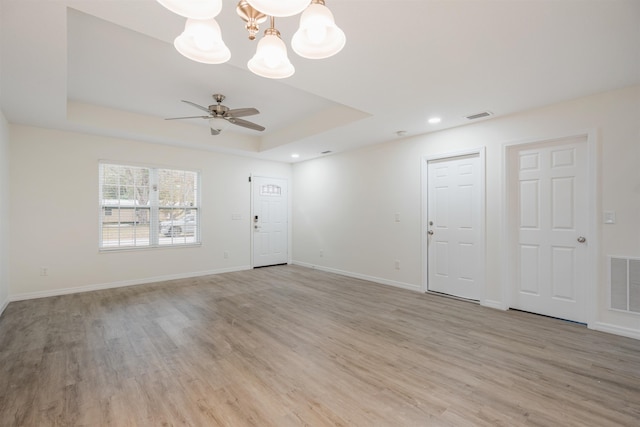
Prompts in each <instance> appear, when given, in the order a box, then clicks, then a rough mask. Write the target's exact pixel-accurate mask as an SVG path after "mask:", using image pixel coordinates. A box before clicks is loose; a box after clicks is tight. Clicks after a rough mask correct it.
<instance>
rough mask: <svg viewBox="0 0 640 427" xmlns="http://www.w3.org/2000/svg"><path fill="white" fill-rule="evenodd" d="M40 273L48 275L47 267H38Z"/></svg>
mask: <svg viewBox="0 0 640 427" xmlns="http://www.w3.org/2000/svg"><path fill="white" fill-rule="evenodd" d="M40 275H41V276H48V275H49V269H48V268H47V267H40Z"/></svg>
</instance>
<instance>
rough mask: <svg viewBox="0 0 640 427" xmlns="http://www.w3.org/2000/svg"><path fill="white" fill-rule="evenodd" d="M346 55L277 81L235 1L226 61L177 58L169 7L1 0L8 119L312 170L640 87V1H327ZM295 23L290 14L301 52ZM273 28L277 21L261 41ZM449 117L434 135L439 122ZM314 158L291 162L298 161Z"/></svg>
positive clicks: (285, 33) (223, 19) (226, 23)
mask: <svg viewBox="0 0 640 427" xmlns="http://www.w3.org/2000/svg"><path fill="white" fill-rule="evenodd" d="M326 5H327V6H328V7H329V8H330V9H331V10H332V12H333V14H334V16H335V18H336V22H337V23H338V25H339V26H340V27H341V28H342V29H343V30H344V32H345V33H346V36H347V45H346V46H345V48H344V49H343V50H342V51H341V52H340V53H339V54H338V55H336V56H334V57H332V58H329V59H324V60H308V59H304V58H300V57H298V56H297V55H296V54H295V53H293V51H292V50H291V49H290V48H289V57H290V59H291V61H292V62H293V64H294V65H295V67H296V74H295V75H294V76H293V77H291V78H288V79H285V80H269V79H265V78H262V77H258V76H256V75H254V74H252V73H251V72H250V71H248V70H247V68H246V63H247V61H248V60H249V59H250V58H251V56H252V55H253V53H254V52H255V48H256V42H251V41H249V40H248V38H247V34H246V31H245V30H244V28H243V22H242V21H241V20H240V19H239V18H238V16H237V15H236V13H235V6H236V2H235V1H227V0H225V1H224V6H223V11H222V13H221V15H220V16H219V17H218V18H217V20H218V22H219V24H220V26H221V28H222V35H223V38H224V40H225V42H226V43H227V45H228V46H229V48H230V50H231V54H232V57H231V60H230V61H229V62H228V63H226V64H222V65H205V64H200V63H195V62H193V61H190V60H188V59H186V58H184V57H182V56H181V55H180V54H179V53H177V52H176V51H175V49H174V48H173V44H172V43H173V39H174V38H175V37H176V36H177V35H178V34H179V33H180V32H181V31H182V29H183V26H184V18H181V17H179V16H177V15H174V14H172V13H171V12H169V11H168V10H166V9H165V8H163V7H162V6H161V5H160V4H158V3H157V2H156V1H155V0H95V1H93V0H91V1H90V0H85V1H69V0H66V1H65V0H59V1H50V0H30V1H25V0H0V20H1V27H2V28H1V30H0V31H1V33H0V34H1V40H0V42H1V44H0V48H1V50H0V59H1V63H0V79H1V84H0V103H1V104H0V107H1V108H2V111H3V112H4V115H5V116H6V117H7V119H8V120H9V121H10V122H13V123H21V124H28V125H33V126H41V127H50V128H56V129H69V130H77V131H82V132H88V133H95V134H99V135H107V136H115V137H123V138H132V139H139V140H144V141H150V142H156V143H161V144H173V145H181V146H187V147H193V148H198V149H205V150H218V151H225V152H232V153H237V154H242V155H249V156H254V157H259V158H264V159H270V160H279V161H286V162H289V161H303V160H306V159H310V158H314V157H317V156H320V155H321V154H320V153H321V152H325V151H332V152H340V151H344V150H349V149H353V148H357V147H361V146H364V145H368V144H375V143H380V142H383V141H388V140H391V139H394V138H397V136H396V132H397V131H406V134H407V135H416V134H422V133H426V132H433V131H437V130H440V129H444V128H449V127H455V126H460V125H464V124H467V123H468V120H467V119H466V118H465V116H468V115H470V114H475V113H478V112H481V111H487V110H488V111H491V112H493V113H494V115H493V116H492V117H499V116H502V115H506V114H511V113H515V112H519V111H524V110H527V109H531V108H535V107H539V106H543V105H548V104H552V103H556V102H559V101H563V100H567V99H572V98H576V97H580V96H585V95H589V94H593V93H597V92H601V91H605V90H610V89H616V88H620V87H625V86H629V85H633V84H638V83H640V2H638V1H637V0H602V1H593V0H591V1H590V0H584V1H558V0H551V1H545V0H531V1H527V0H510V1H507V0H504V1H499V0H468V1H458V0H442V1H397V0H392V1H375V0H372V1H364V0H326ZM297 23H298V18H297V17H291V18H277V19H276V27H277V28H278V29H279V30H280V32H281V33H282V37H283V39H284V40H285V42H286V43H287V45H288V46H290V45H289V42H290V39H291V36H292V35H293V33H294V32H295V29H296V26H297ZM265 27H266V26H265V25H264V24H263V29H264V28H265ZM217 92H219V93H223V94H225V95H226V96H227V99H226V100H225V102H224V104H225V105H227V106H229V107H230V108H240V107H256V108H258V109H259V110H260V111H261V114H260V115H258V116H252V117H251V118H250V119H251V120H252V121H254V122H256V123H259V124H261V125H263V126H265V127H266V128H267V130H266V131H264V132H262V133H259V132H256V131H251V130H246V129H243V128H240V127H232V128H230V129H229V130H227V131H225V133H224V134H222V135H219V136H215V137H213V136H211V135H210V133H209V131H208V124H207V122H206V121H205V120H198V119H194V120H186V121H165V120H164V118H166V117H175V116H183V115H185V116H188V115H198V114H199V111H198V110H194V109H193V107H190V106H189V105H187V104H184V103H182V102H180V100H182V99H185V100H189V101H192V102H195V103H197V104H200V105H209V104H212V103H213V99H212V97H211V95H212V94H213V93H217ZM434 115H437V116H440V117H442V122H441V123H439V124H436V125H431V124H428V123H427V118H429V117H431V116H434ZM294 152H295V153H298V154H300V157H299V158H298V159H295V160H294V159H292V158H291V157H290V156H291V154H292V153H294Z"/></svg>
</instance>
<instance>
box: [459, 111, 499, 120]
mask: <svg viewBox="0 0 640 427" xmlns="http://www.w3.org/2000/svg"><path fill="white" fill-rule="evenodd" d="M492 115H493V113H492V112H491V111H483V112H482V113H476V114H471V115H470V116H466V119H467V120H476V119H481V118H483V117H489V116H492Z"/></svg>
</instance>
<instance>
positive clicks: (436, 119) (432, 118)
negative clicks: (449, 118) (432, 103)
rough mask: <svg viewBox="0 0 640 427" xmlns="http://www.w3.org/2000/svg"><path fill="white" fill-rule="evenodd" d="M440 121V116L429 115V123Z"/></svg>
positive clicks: (433, 123)
mask: <svg viewBox="0 0 640 427" xmlns="http://www.w3.org/2000/svg"><path fill="white" fill-rule="evenodd" d="M441 121H442V119H441V118H440V117H431V118H430V119H429V120H428V122H429V124H431V125H435V124H438V123H440V122H441Z"/></svg>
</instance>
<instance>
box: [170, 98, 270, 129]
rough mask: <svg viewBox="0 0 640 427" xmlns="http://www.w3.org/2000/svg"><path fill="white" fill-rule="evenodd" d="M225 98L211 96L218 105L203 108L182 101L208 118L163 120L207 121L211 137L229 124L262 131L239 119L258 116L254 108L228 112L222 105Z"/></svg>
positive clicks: (190, 117) (254, 125)
mask: <svg viewBox="0 0 640 427" xmlns="http://www.w3.org/2000/svg"><path fill="white" fill-rule="evenodd" d="M224 98H225V96H224V95H221V94H219V93H214V94H213V99H215V100H216V102H217V103H218V104H217V105H209V107H203V106H202V105H198V104H195V103H193V102H191V101H184V100H183V101H182V102H185V103H187V104H189V105H193V106H194V107H196V108H199V109H201V110H202V111H206V112H207V113H208V114H209V115H208V116H188V117H171V118H168V119H165V120H182V119H208V120H209V127H210V128H211V135H219V134H220V132H222V131H223V130H225V129H226V128H227V127H228V126H229V123H231V124H234V125H237V126H242V127H245V128H248V129H253V130H258V131H263V130H264V129H265V127H264V126H260V125H259V124H256V123H253V122H250V121H248V120H243V119H240V118H239V117H246V116H253V115H255V114H260V111H258V110H257V109H256V108H234V109H233V110H230V109H229V107H227V106H225V105H222V101H224Z"/></svg>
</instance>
